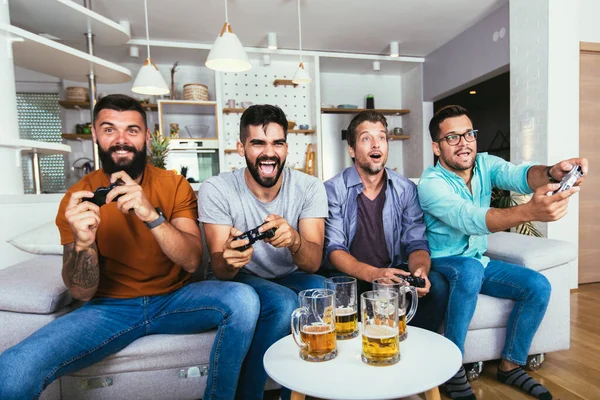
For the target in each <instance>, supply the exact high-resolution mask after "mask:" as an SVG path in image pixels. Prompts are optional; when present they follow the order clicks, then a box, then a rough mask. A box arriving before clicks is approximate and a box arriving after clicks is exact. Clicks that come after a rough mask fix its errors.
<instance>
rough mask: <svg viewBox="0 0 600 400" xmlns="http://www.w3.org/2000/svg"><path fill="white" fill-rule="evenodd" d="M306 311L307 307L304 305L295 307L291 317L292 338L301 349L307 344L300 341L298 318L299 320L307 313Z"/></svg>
mask: <svg viewBox="0 0 600 400" xmlns="http://www.w3.org/2000/svg"><path fill="white" fill-rule="evenodd" d="M308 313H309V311H308V308H306V307H301V308H296V309H295V310H294V311H293V312H292V319H291V328H292V338H293V339H294V342H296V344H297V345H298V347H300V348H301V349H303V348H305V347H306V346H307V345H306V343H304V342H303V341H302V337H301V336H300V320H301V318H302V316H304V315H308Z"/></svg>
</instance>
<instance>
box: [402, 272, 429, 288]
mask: <svg viewBox="0 0 600 400" xmlns="http://www.w3.org/2000/svg"><path fill="white" fill-rule="evenodd" d="M396 276H397V277H398V278H402V279H404V280H405V281H406V282H408V284H409V285H410V286H414V287H417V288H424V287H425V279H423V278H420V277H418V276H414V275H408V276H404V275H400V274H396Z"/></svg>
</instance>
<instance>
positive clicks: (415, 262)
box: [408, 250, 431, 275]
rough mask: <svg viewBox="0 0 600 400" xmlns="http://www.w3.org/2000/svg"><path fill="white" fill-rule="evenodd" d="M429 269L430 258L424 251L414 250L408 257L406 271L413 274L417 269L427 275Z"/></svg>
mask: <svg viewBox="0 0 600 400" xmlns="http://www.w3.org/2000/svg"><path fill="white" fill-rule="evenodd" d="M430 268H431V257H430V256H429V253H428V252H427V251H425V250H415V251H413V252H412V253H410V254H409V255H408V270H409V271H410V273H411V274H412V273H414V272H415V271H416V270H417V269H420V270H421V271H422V272H423V273H425V274H426V275H429V269H430Z"/></svg>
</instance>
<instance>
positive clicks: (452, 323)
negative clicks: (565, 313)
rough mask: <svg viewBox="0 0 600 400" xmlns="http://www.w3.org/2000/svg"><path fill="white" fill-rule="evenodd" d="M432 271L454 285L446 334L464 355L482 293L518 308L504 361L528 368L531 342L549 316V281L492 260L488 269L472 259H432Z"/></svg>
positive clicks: (510, 325) (508, 329)
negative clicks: (547, 314) (509, 300)
mask: <svg viewBox="0 0 600 400" xmlns="http://www.w3.org/2000/svg"><path fill="white" fill-rule="evenodd" d="M431 265H432V268H433V269H434V270H435V271H438V272H440V273H442V274H443V275H444V276H445V277H446V279H448V282H449V284H450V297H449V299H448V309H447V311H446V319H445V322H444V335H445V336H446V337H447V338H448V339H450V340H451V341H452V342H453V343H454V344H456V345H457V346H458V348H459V349H460V351H461V353H463V354H464V343H465V338H466V336H467V330H468V329H469V324H470V322H471V319H472V318H473V314H474V313H475V306H476V305H477V295H478V294H479V293H482V294H485V295H488V296H492V297H499V298H503V299H511V300H514V301H515V305H514V306H513V309H512V311H511V313H510V316H509V318H508V323H507V325H506V339H505V343H504V348H503V349H502V358H503V359H505V360H507V361H510V362H513V363H515V364H518V365H525V363H526V362H527V355H528V353H529V348H530V347H531V341H532V340H533V336H534V335H535V332H536V331H537V329H538V327H539V326H540V323H541V322H542V318H543V317H544V314H545V313H546V308H547V307H548V301H549V300H550V292H551V290H552V288H551V286H550V283H549V282H548V279H546V277H545V276H543V275H542V274H540V273H539V272H537V271H534V270H532V269H529V268H525V267H523V266H521V265H515V264H509V263H505V262H503V261H496V260H491V261H490V262H489V264H488V265H487V267H485V268H484V266H483V265H482V264H481V263H480V262H479V261H478V260H476V259H474V258H471V257H460V256H453V257H440V258H434V259H432V260H431Z"/></svg>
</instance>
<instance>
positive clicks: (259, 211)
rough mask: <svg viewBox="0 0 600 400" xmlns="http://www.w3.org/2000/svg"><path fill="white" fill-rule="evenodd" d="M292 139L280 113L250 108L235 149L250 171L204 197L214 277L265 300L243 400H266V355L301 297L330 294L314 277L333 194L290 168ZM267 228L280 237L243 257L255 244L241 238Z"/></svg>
mask: <svg viewBox="0 0 600 400" xmlns="http://www.w3.org/2000/svg"><path fill="white" fill-rule="evenodd" d="M286 138H287V119H286V117H285V114H284V113H283V111H282V110H281V109H280V108H278V107H275V106H270V105H256V106H252V107H250V108H248V109H247V110H246V111H245V112H244V114H242V118H241V122H240V140H239V142H238V143H237V149H238V153H239V155H240V156H242V157H245V158H246V165H247V168H242V169H239V170H235V171H233V172H227V173H222V174H220V175H219V176H216V177H212V178H209V179H207V180H206V181H205V182H204V183H203V184H202V186H201V187H200V190H199V196H198V197H199V202H198V203H199V206H198V207H199V214H200V221H201V222H202V223H203V224H204V230H205V233H206V243H207V246H208V251H209V253H210V258H211V261H210V264H211V267H212V272H213V273H214V276H215V277H216V278H217V279H221V280H235V281H238V282H242V283H246V284H248V285H250V286H252V287H253V288H254V290H255V291H256V293H257V294H258V296H259V297H260V302H261V311H260V317H259V319H258V323H257V325H256V330H255V333H254V339H253V341H252V345H251V346H250V350H249V351H248V355H247V356H246V361H245V362H244V365H243V367H242V372H241V375H240V381H239V385H238V391H237V397H238V398H243V399H262V397H263V390H264V386H265V383H266V381H267V374H266V372H265V370H264V367H263V363H262V359H263V356H264V353H265V351H266V350H267V349H268V348H269V347H270V346H271V345H272V344H273V343H275V342H276V341H277V340H279V339H281V338H282V337H284V336H286V335H287V334H288V333H289V330H290V318H291V313H292V311H293V310H294V309H295V308H297V307H298V295H297V294H298V292H300V291H301V290H304V289H311V288H322V287H324V278H323V277H322V276H319V275H315V274H314V272H316V271H317V270H318V269H319V266H320V264H321V259H322V254H323V241H324V235H325V218H326V217H327V214H328V205H327V194H326V193H325V187H324V186H323V183H322V182H321V181H320V180H318V179H317V178H315V177H312V176H309V175H306V174H304V173H301V172H298V171H295V170H291V169H289V168H285V167H284V166H285V160H286V157H287V152H288V145H287V142H286ZM263 223H264V225H262V226H261V227H260V231H261V232H264V231H265V230H267V229H270V228H275V235H274V236H273V237H272V238H267V239H264V240H259V241H257V242H256V243H254V244H253V245H252V246H251V247H249V248H248V249H246V250H243V251H240V250H239V249H238V248H239V247H242V246H245V245H247V244H249V241H248V240H247V239H244V240H236V237H237V236H239V235H241V234H242V233H244V232H245V231H248V230H250V229H253V228H256V227H257V226H259V225H261V224H263ZM224 295H227V294H226V293H224ZM223 345H235V344H225V343H224V344H223Z"/></svg>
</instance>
